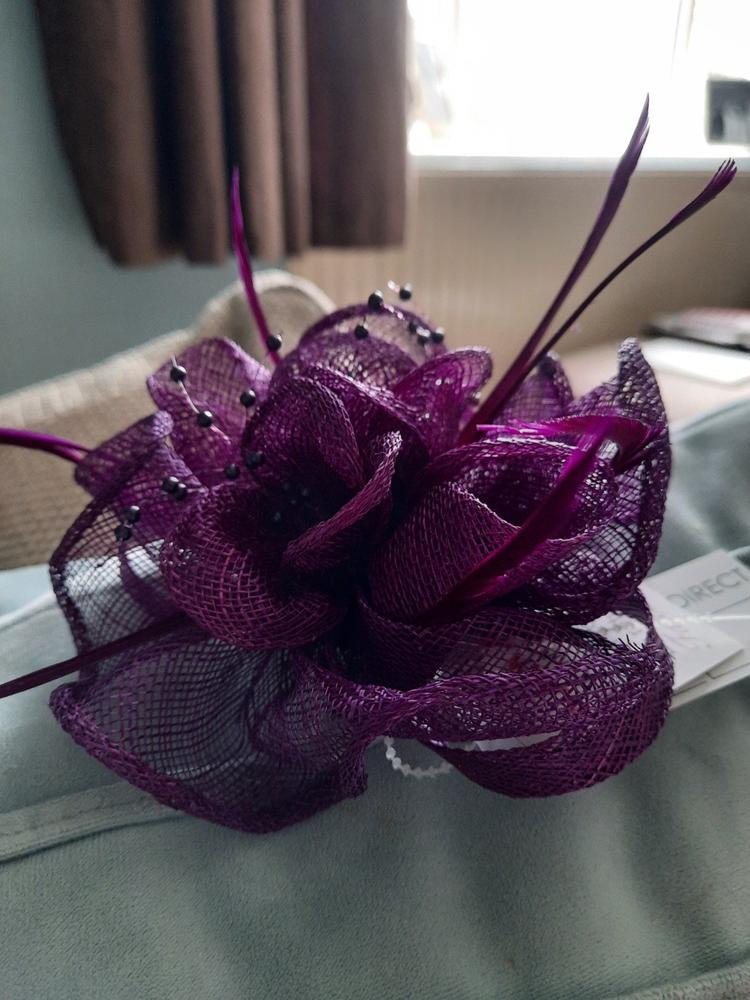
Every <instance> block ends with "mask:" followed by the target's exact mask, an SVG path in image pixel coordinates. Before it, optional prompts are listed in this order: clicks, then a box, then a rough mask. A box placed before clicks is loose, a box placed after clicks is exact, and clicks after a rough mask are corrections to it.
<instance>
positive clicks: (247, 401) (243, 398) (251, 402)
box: [240, 389, 258, 407]
mask: <svg viewBox="0 0 750 1000" xmlns="http://www.w3.org/2000/svg"><path fill="white" fill-rule="evenodd" d="M257 398H258V397H257V396H256V395H255V389H245V391H244V392H243V393H241V394H240V402H241V403H242V405H243V406H244V407H249V406H255V401H256V399H257Z"/></svg>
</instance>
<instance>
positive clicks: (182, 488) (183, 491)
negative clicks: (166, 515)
mask: <svg viewBox="0 0 750 1000" xmlns="http://www.w3.org/2000/svg"><path fill="white" fill-rule="evenodd" d="M187 495H188V488H187V486H186V485H185V484H184V483H179V484H178V486H177V489H176V490H175V491H174V498H175V500H184V499H185V497H186V496H187Z"/></svg>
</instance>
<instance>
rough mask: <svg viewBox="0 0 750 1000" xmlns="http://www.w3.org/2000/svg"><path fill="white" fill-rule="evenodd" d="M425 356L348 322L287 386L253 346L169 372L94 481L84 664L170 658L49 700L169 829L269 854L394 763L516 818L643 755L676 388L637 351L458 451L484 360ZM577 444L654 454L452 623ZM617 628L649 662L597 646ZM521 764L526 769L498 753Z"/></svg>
mask: <svg viewBox="0 0 750 1000" xmlns="http://www.w3.org/2000/svg"><path fill="white" fill-rule="evenodd" d="M363 320H364V322H365V323H366V325H367V327H368V330H367V335H366V336H362V335H361V332H360V334H357V333H356V332H355V327H356V326H357V324H358V323H360V322H362V321H363ZM410 330H412V331H413V332H410ZM431 333H432V328H431V327H429V326H428V325H427V324H426V323H424V321H422V320H421V319H419V317H416V316H414V315H413V314H411V313H405V312H402V311H400V310H396V309H393V308H392V307H384V308H382V309H380V310H372V309H368V308H367V307H366V306H355V307H351V308H350V309H346V310H341V311H340V312H338V313H334V314H333V315H332V316H329V317H326V318H325V319H324V320H322V321H321V322H320V323H318V324H316V325H315V326H314V327H313V328H311V329H310V330H309V331H308V332H307V333H306V334H305V335H304V336H303V338H302V340H301V342H300V345H299V347H298V348H297V349H296V350H295V351H293V352H292V353H291V354H290V355H289V356H287V357H286V358H285V359H284V360H283V361H282V363H281V365H280V366H279V367H278V368H277V370H276V371H275V372H274V374H273V376H272V377H270V378H269V375H268V373H267V372H266V371H265V369H262V368H261V367H260V366H258V365H257V363H256V362H253V361H252V360H251V359H249V358H247V357H246V356H245V355H244V354H243V353H242V351H240V349H239V348H237V347H236V346H235V345H232V344H229V343H228V342H226V341H207V342H205V343H202V344H198V345H196V346H195V347H193V348H191V349H190V351H188V352H185V354H184V355H182V356H181V357H180V358H178V359H176V360H177V361H178V362H179V363H180V364H181V365H183V366H184V367H185V368H186V369H187V377H186V379H185V381H184V383H181V382H175V381H173V380H172V379H171V378H170V368H171V362H170V363H169V364H167V365H166V366H165V367H164V368H162V369H161V370H160V371H159V372H157V373H156V375H155V376H154V377H153V378H152V379H151V380H150V383H149V386H150V390H151V392H152V396H153V398H154V400H155V401H156V403H157V405H158V406H159V407H160V411H159V412H158V413H157V414H155V415H154V417H152V418H149V419H148V420H145V421H142V422H140V423H139V424H136V425H135V426H134V427H132V428H129V429H128V430H127V431H125V432H123V434H121V435H119V436H118V437H116V438H115V439H113V440H112V441H109V442H106V443H105V444H103V445H101V446H100V447H99V448H98V449H96V450H95V451H93V452H92V453H91V454H90V455H89V456H87V457H86V458H85V459H84V460H83V461H82V462H81V463H80V465H79V467H78V479H79V481H80V482H81V483H82V485H84V486H85V487H86V488H87V489H88V490H89V492H90V493H91V495H92V501H91V503H90V504H89V506H88V507H87V509H86V510H85V511H84V512H83V514H82V515H81V516H80V517H79V519H78V520H77V521H76V522H75V524H74V525H73V526H72V527H71V529H70V530H69V531H68V533H67V535H66V536H65V538H64V539H63V541H62V543H61V545H60V547H59V548H58V550H57V552H56V553H55V555H54V556H53V559H52V562H51V570H52V577H53V581H54V585H55V589H56V592H57V594H58V597H59V599H60V602H61V605H62V607H63V610H64V611H65V614H66V615H67V617H68V620H69V622H70V624H71V628H72V630H73V633H74V636H75V639H76V642H77V645H78V647H79V649H81V650H85V649H91V648H94V647H96V646H98V645H102V644H103V643H105V642H108V641H111V640H113V639H116V638H118V637H120V636H125V635H131V634H134V633H137V632H138V630H139V629H143V628H144V627H146V626H149V625H153V624H154V623H157V624H158V623H162V624H163V625H164V629H165V634H164V635H162V636H161V638H159V639H153V638H152V639H151V640H149V641H146V642H142V643H141V642H139V641H138V639H137V636H136V638H135V639H134V640H133V648H132V649H131V650H130V651H129V652H128V653H122V652H120V653H119V654H118V655H116V656H112V657H110V658H109V659H105V660H103V661H102V662H101V663H100V664H99V665H98V666H97V667H95V668H90V669H88V670H87V671H86V672H85V674H82V676H81V678H80V679H79V680H78V681H77V682H75V683H72V684H66V685H63V686H62V687H61V688H58V690H57V691H56V692H55V694H54V695H53V708H54V711H55V714H56V715H57V717H58V719H59V720H60V722H61V724H62V725H63V726H64V728H65V729H66V730H67V731H69V732H70V733H71V734H72V735H73V737H74V738H75V739H76V740H78V741H79V742H80V743H81V744H82V745H83V746H84V747H86V749H87V750H89V752H91V753H92V754H94V755H95V756H97V757H98V758H99V759H100V760H102V761H103V762H104V763H105V764H107V765H108V766H109V767H111V768H112V769H113V770H115V771H117V773H119V774H121V775H123V776H124V777H126V778H127V779H128V780H130V781H132V782H134V783H135V784H137V785H139V786H140V787H142V788H145V789H147V790H148V791H150V792H152V793H153V794H154V795H155V796H156V797H157V798H159V799H161V800H162V801H164V802H166V803H168V804H170V805H173V806H174V807H175V808H179V809H184V810H186V811H188V812H191V813H193V814H195V815H199V816H204V817H206V818H209V819H212V820H215V821H217V822H220V823H224V824H227V825H230V826H235V827H238V828H240V829H246V830H257V831H261V830H271V829H276V828H278V827H280V826H283V825H285V824H287V823H290V822H293V821H294V820H298V819H302V818H303V817H305V816H308V815H310V814H311V813H313V812H315V811H317V810H319V809H322V808H324V807H326V806H328V805H330V804H332V803H333V802H336V801H338V800H340V799H342V798H345V797H347V796H352V795H356V794H359V793H360V792H361V791H362V790H363V789H364V787H365V782H366V778H365V774H364V771H363V764H362V759H363V753H364V751H365V749H366V748H367V747H368V745H369V744H370V743H372V741H373V740H374V739H376V738H377V737H379V736H382V735H390V736H394V737H407V738H414V739H418V740H420V741H421V742H423V743H424V744H425V745H427V746H429V747H431V748H432V749H433V750H434V751H435V752H436V753H437V754H439V755H440V756H442V757H444V758H446V759H447V760H450V762H451V763H453V764H454V765H455V766H456V767H457V768H458V769H459V770H460V771H462V772H463V773H464V774H465V775H467V776H468V777H470V778H471V779H472V780H474V781H477V782H478V783H480V784H482V785H485V786H486V787H488V788H492V789H494V790H496V791H498V792H504V793H506V794H511V795H519V796H527V795H548V794H558V793H562V792H566V791H570V790H573V789H578V788H584V787H587V786H589V785H591V784H593V783H595V782H596V781H599V780H602V779H603V778H605V777H607V776H609V775H611V774H614V773H616V772H617V771H618V770H620V769H621V768H622V767H623V766H625V764H627V763H628V762H629V761H630V760H632V759H634V758H635V757H636V756H638V754H639V753H641V752H642V751H643V749H645V747H646V746H648V744H649V743H650V742H651V740H652V739H653V738H654V736H655V735H656V733H657V732H658V729H659V727H660V726H661V724H662V722H663V720H664V717H665V714H666V711H667V708H668V705H669V698H670V692H671V679H672V675H671V664H670V660H669V656H668V655H667V653H666V651H665V650H664V647H663V646H662V645H661V643H660V642H659V640H658V637H657V636H656V634H655V633H654V631H653V628H652V626H651V622H650V619H649V618H648V613H647V610H646V608H645V606H644V604H643V602H642V601H641V600H640V599H639V597H638V594H637V586H638V584H639V583H640V580H641V579H642V577H643V576H644V575H645V573H646V571H647V569H648V567H649V566H650V563H651V561H652V559H653V557H654V554H655V549H656V542H657V541H658V537H659V531H660V526H661V517H662V513H663V505H664V494H665V490H666V484H667V478H668V472H669V443H668V439H667V434H666V429H665V421H664V414H663V411H662V408H661V401H660V399H659V396H658V391H657V390H656V387H655V383H654V382H653V377H652V376H651V374H650V372H649V370H648V368H647V366H646V365H645V362H643V360H642V358H641V356H640V353H639V352H638V349H637V347H636V346H634V345H632V344H630V345H625V347H624V348H623V351H622V355H621V364H620V372H619V375H618V376H617V377H616V378H615V379H613V380H612V382H610V383H607V385H605V386H603V387H600V388H599V389H598V390H596V391H595V392H593V393H590V394H589V395H588V396H586V397H584V398H583V399H581V400H578V401H573V399H572V394H571V393H570V390H569V387H568V385H567V381H566V379H565V377H564V374H563V373H562V371H561V369H560V368H559V365H558V364H557V363H556V362H554V361H547V362H545V363H544V364H543V365H542V366H540V369H539V370H538V372H537V373H535V374H534V375H533V376H532V377H531V378H530V379H529V380H528V381H527V383H526V384H525V385H524V386H523V387H522V388H521V390H520V391H519V393H518V394H517V395H516V396H515V397H514V399H513V400H512V401H511V404H510V405H509V406H508V407H506V408H505V410H504V411H503V413H502V414H499V415H498V417H497V423H498V425H499V427H498V430H497V431H496V432H493V434H492V435H491V436H488V437H487V438H485V439H483V440H480V441H478V442H477V443H474V444H470V445H464V446H461V447H458V440H459V434H460V431H461V428H462V426H463V424H464V423H465V421H466V419H467V414H468V413H470V412H472V406H473V405H474V400H475V397H476V393H477V391H478V390H480V389H481V388H482V386H483V385H484V383H485V382H486V380H487V379H488V378H489V375H490V362H489V357H488V355H487V354H486V352H484V351H482V350H479V349H467V350H462V351H456V352H450V351H447V350H446V349H445V346H444V344H443V343H442V341H441V339H440V337H436V338H435V339H433V338H432V336H431ZM246 389H253V390H254V392H255V405H253V406H250V407H247V408H246V407H245V406H243V405H242V403H241V402H240V394H241V393H242V392H243V391H244V390H246ZM202 410H209V411H210V412H211V414H212V417H213V420H212V422H211V423H210V426H202V425H201V423H200V422H199V420H198V419H197V411H202ZM571 415H572V416H578V417H580V416H583V417H587V418H596V417H602V416H613V415H614V416H616V417H618V418H628V419H629V420H631V421H633V420H635V421H639V422H640V423H639V424H637V425H634V426H636V427H640V426H643V427H644V429H645V432H647V433H644V435H643V436H642V438H643V442H645V443H644V444H643V445H642V447H640V450H636V451H635V452H634V453H633V454H629V453H628V454H626V453H625V452H624V451H623V450H622V449H620V450H619V451H618V449H617V448H616V447H615V446H613V445H606V446H605V447H604V448H601V449H600V450H598V453H594V454H592V461H591V462H590V463H589V464H588V466H587V467H586V474H585V475H584V476H583V478H582V480H581V482H580V483H579V484H578V485H577V488H576V491H575V496H574V498H573V500H572V501H571V502H570V503H569V505H568V506H569V509H567V508H566V510H565V518H564V526H563V528H561V529H560V530H559V531H557V532H555V533H553V534H550V535H549V536H548V537H544V538H543V539H542V540H541V541H540V542H539V543H538V544H534V545H533V546H532V547H531V548H530V550H529V551H528V552H527V553H525V554H524V555H523V558H520V559H519V560H518V562H517V563H516V564H515V565H514V566H513V567H512V568H511V569H510V570H507V571H505V572H504V573H503V574H502V575H501V576H500V577H499V578H498V580H497V588H498V589H497V594H499V595H500V596H499V597H498V596H495V597H494V598H493V599H492V600H490V601H489V602H488V603H487V604H486V606H485V607H483V608H481V609H480V610H479V611H476V610H474V611H472V613H471V614H466V613H461V614H458V613H457V614H454V615H453V617H451V616H450V615H447V616H442V617H441V615H437V617H435V616H436V614H437V612H436V611H435V609H436V608H437V607H438V606H439V607H442V606H443V605H442V603H441V602H443V601H444V600H445V599H446V597H450V594H451V593H452V592H453V590H454V588H455V587H456V585H457V584H459V583H461V582H462V581H463V580H465V579H466V578H467V575H468V576H470V575H471V573H472V572H473V571H474V569H475V568H476V567H477V565H478V564H479V563H481V562H482V560H483V559H484V558H485V557H487V556H489V555H491V554H492V553H493V552H494V551H495V550H497V549H498V548H499V547H501V546H502V545H503V544H504V543H505V542H507V541H508V540H509V539H512V538H513V537H514V536H515V535H516V533H517V532H518V531H519V527H520V526H521V525H523V524H524V523H525V522H526V520H527V518H528V517H529V515H530V514H531V512H533V511H534V510H535V509H536V508H537V507H538V506H539V504H540V503H541V502H542V501H543V500H544V498H545V497H546V496H548V495H549V494H550V491H551V490H552V488H553V487H554V486H555V484H556V483H557V482H558V480H559V479H560V477H561V476H562V475H563V470H564V469H565V468H566V463H567V461H568V458H569V457H570V456H571V455H575V454H577V451H578V450H580V449H581V448H584V447H585V441H586V433H585V430H586V427H587V426H588V425H587V424H586V422H585V421H578V422H575V421H573V422H569V423H568V424H565V425H560V426H556V425H555V424H554V421H555V419H556V418H560V417H564V416H571ZM519 421H523V422H525V423H526V424H528V423H529V422H532V423H533V422H536V423H537V424H538V426H537V427H536V428H531V429H530V428H529V427H524V426H522V425H521V424H520V423H518V422H519ZM626 459H627V461H626ZM170 476H171V477H174V480H175V482H177V483H179V485H180V489H179V490H175V489H174V488H172V487H169V481H167V484H166V485H167V487H169V489H170V490H171V492H170V491H167V490H165V488H164V486H163V481H164V480H165V478H166V477H170ZM183 487H184V488H183ZM133 505H136V506H137V507H138V509H139V514H138V517H137V519H136V520H135V521H132V522H127V523H128V526H129V527H128V532H125V533H124V534H123V532H122V531H120V535H119V540H116V539H115V535H114V530H115V528H116V527H117V526H118V525H120V528H122V526H123V524H124V522H123V518H126V513H127V511H128V509H130V508H132V507H133ZM604 611H614V612H617V613H619V614H622V615H626V616H628V617H629V618H631V619H633V627H634V628H635V630H636V632H637V633H638V638H637V641H636V639H633V640H632V641H631V642H629V643H627V644H625V643H623V642H621V641H619V640H618V641H610V640H608V639H606V638H604V637H602V636H601V635H598V634H594V633H593V632H591V631H589V630H586V629H583V628H580V627H578V625H579V624H580V625H582V624H585V623H586V622H589V621H591V620H592V619H594V618H596V617H598V616H599V615H600V614H601V613H602V612H604ZM441 614H442V613H441ZM574 623H575V624H574ZM508 739H516V740H520V741H522V742H529V743H530V745H524V746H518V747H516V748H515V749H510V750H508V749H504V750H499V749H493V748H492V741H494V740H508ZM476 741H480V743H481V744H482V746H483V749H480V750H477V749H474V750H470V749H467V747H466V744H474V743H475V742H476Z"/></svg>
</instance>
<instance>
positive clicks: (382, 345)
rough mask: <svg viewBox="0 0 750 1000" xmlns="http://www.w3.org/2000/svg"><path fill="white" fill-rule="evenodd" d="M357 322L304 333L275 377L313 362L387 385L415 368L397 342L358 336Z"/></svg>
mask: <svg viewBox="0 0 750 1000" xmlns="http://www.w3.org/2000/svg"><path fill="white" fill-rule="evenodd" d="M365 318H366V317H365ZM358 322H361V320H359V321H358V320H356V319H353V320H351V322H350V327H351V328H350V329H349V330H346V331H343V332H342V331H339V330H337V329H333V330H324V331H321V332H320V333H318V334H317V335H316V336H315V337H314V338H312V339H305V338H304V337H303V338H302V340H301V341H300V343H299V346H298V347H297V348H296V349H295V350H294V351H292V352H291V353H290V354H288V355H287V357H286V358H284V360H283V362H282V363H281V365H280V366H279V369H278V374H276V375H275V376H274V380H275V381H281V380H282V379H284V378H287V377H289V376H290V375H292V376H293V375H300V374H304V372H305V370H306V369H307V368H309V367H310V365H322V366H325V367H326V368H330V369H331V370H332V371H336V372H341V374H342V375H348V376H349V378H353V379H356V380H357V381H358V382H364V383H365V384H367V385H376V386H383V387H386V388H387V387H388V386H392V385H394V383H396V382H398V381H399V379H401V378H403V377H404V375H406V374H408V373H409V372H410V371H413V370H414V368H416V362H415V361H414V360H413V359H412V358H411V357H409V355H408V354H407V353H406V352H405V351H404V350H402V348H401V347H399V346H398V344H393V343H390V342H389V341H387V340H379V339H378V338H376V337H374V336H368V337H366V338H365V339H364V340H358V339H357V337H356V336H355V334H354V328H355V327H356V326H357V323H358Z"/></svg>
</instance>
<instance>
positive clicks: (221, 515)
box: [160, 485, 346, 650]
mask: <svg viewBox="0 0 750 1000" xmlns="http://www.w3.org/2000/svg"><path fill="white" fill-rule="evenodd" d="M274 514H275V511H274V508H273V505H269V501H268V498H267V497H266V496H265V495H264V494H263V492H262V491H261V490H258V489H253V488H239V489H238V488H235V487H234V486H232V485H226V486H223V487H220V488H218V489H215V490H213V491H211V492H210V493H208V494H207V495H206V496H205V497H203V498H202V499H201V500H200V501H199V502H198V503H197V504H196V505H194V507H193V509H192V510H191V511H190V513H189V515H188V516H186V517H185V518H184V519H183V520H181V521H179V522H177V523H176V524H175V525H174V526H173V528H172V530H171V531H170V532H169V534H168V535H167V536H166V538H165V540H164V545H163V547H162V550H161V559H160V568H161V572H162V576H163V578H164V582H165V584H166V586H167V588H168V589H169V592H170V594H171V595H172V598H173V600H174V601H175V603H176V604H177V606H178V607H179V608H181V609H182V610H183V611H184V612H185V613H186V614H187V615H189V616H190V618H192V619H193V621H195V622H197V623H198V624H199V625H201V626H202V627H203V628H204V629H205V630H206V631H207V632H209V633H210V634H211V635H213V636H215V637H217V638H219V639H222V640H223V641H224V642H228V643H231V644H234V645H238V646H243V647H245V648H248V649H256V650H257V649H274V648H276V649H278V648H283V647H287V648H292V647H294V646H300V645H303V644H304V643H308V642H311V641H312V640H314V639H317V638H318V637H319V636H320V635H322V634H323V633H325V632H326V631H328V630H329V629H330V628H332V627H333V625H335V624H336V623H337V622H338V621H339V620H340V619H341V617H342V615H343V613H344V611H345V607H346V602H345V600H344V601H342V599H341V598H340V597H339V596H338V595H337V594H336V592H335V588H333V587H332V588H331V590H330V592H325V591H323V590H321V589H319V588H318V587H317V586H316V585H314V584H313V583H308V582H307V581H305V580H304V579H302V578H300V577H298V576H297V575H296V574H294V573H290V572H285V571H284V569H283V567H282V564H281V559H282V555H283V552H284V549H285V547H286V544H287V540H288V539H287V535H286V532H287V531H288V528H287V527H286V526H285V525H276V524H275V523H274Z"/></svg>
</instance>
